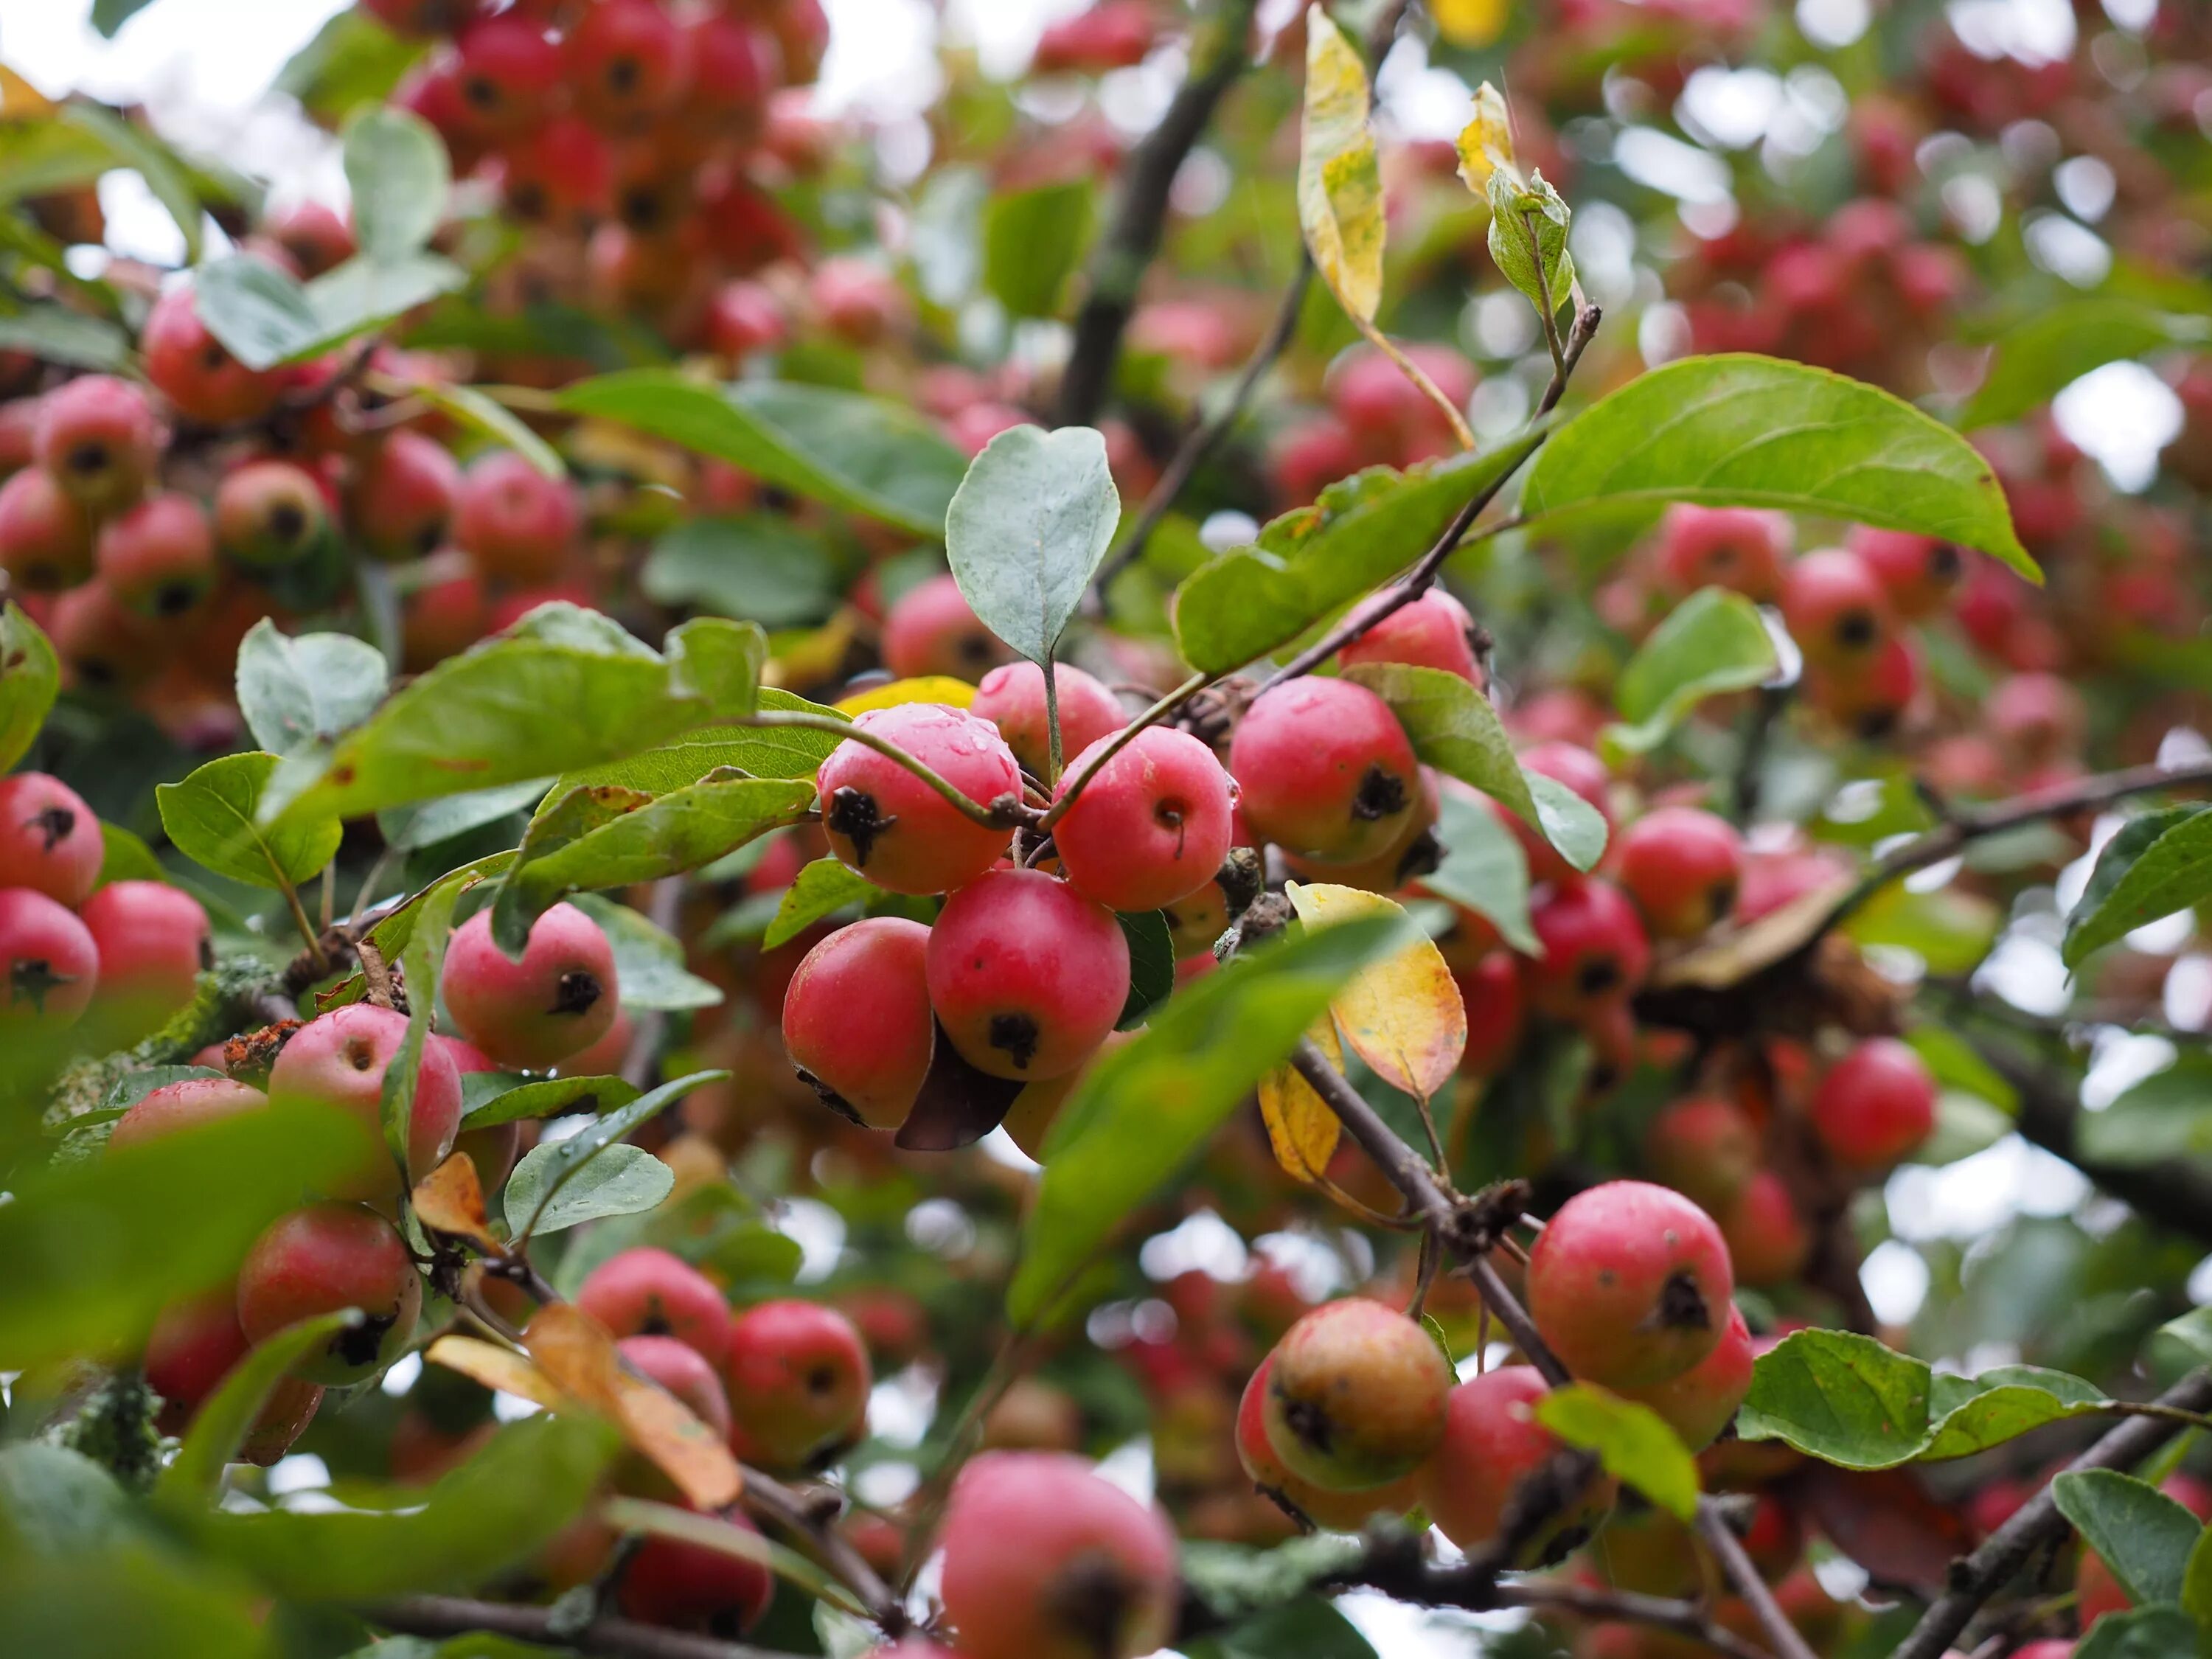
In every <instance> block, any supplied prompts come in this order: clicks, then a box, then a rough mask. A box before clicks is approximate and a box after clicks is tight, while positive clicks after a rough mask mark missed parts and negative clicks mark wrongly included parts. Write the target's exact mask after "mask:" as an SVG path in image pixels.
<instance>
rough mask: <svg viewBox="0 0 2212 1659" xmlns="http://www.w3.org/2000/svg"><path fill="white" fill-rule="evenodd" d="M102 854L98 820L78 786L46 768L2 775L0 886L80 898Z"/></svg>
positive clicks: (59, 898) (74, 901)
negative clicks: (73, 786)
mask: <svg viewBox="0 0 2212 1659" xmlns="http://www.w3.org/2000/svg"><path fill="white" fill-rule="evenodd" d="M103 856H104V849H103V848H102V845H101V842H100V820H99V819H98V818H97V817H94V816H93V811H92V809H91V808H90V807H89V806H87V805H85V804H84V799H83V797H82V796H81V795H79V794H78V793H76V790H74V789H72V788H70V787H69V786H68V785H67V784H65V783H64V782H63V781H61V780H60V779H59V778H54V777H49V776H47V775H46V774H45V773H44V772H17V773H15V774H14V775H12V776H9V777H4V778H0V887H28V888H31V889H33V890H35V891H38V892H41V893H44V894H45V895H46V896H47V897H48V898H50V899H52V900H53V901H54V902H56V903H58V904H66V905H78V904H82V903H83V902H85V900H86V899H88V898H89V897H90V896H92V890H93V885H94V883H96V882H97V881H98V880H99V879H100V860H101V858H102V857H103Z"/></svg>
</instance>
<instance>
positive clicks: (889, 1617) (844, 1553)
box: [739, 1464, 907, 1641]
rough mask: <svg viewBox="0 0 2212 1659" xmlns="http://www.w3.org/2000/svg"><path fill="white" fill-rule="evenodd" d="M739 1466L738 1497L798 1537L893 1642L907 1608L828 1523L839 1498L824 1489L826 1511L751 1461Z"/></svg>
mask: <svg viewBox="0 0 2212 1659" xmlns="http://www.w3.org/2000/svg"><path fill="white" fill-rule="evenodd" d="M744 1474H745V1489H744V1492H743V1493H741V1494H740V1495H739V1501H740V1502H741V1503H743V1504H744V1506H745V1507H746V1508H747V1509H749V1510H751V1511H752V1512H753V1513H754V1514H755V1515H756V1516H760V1517H762V1518H763V1519H766V1520H769V1521H773V1522H775V1523H776V1524H777V1525H778V1526H780V1527H782V1528H784V1529H785V1530H786V1531H787V1532H790V1533H792V1534H793V1535H795V1536H796V1537H798V1538H799V1539H801V1540H803V1541H805V1546H806V1549H807V1551H808V1553H811V1555H812V1556H813V1557H814V1559H816V1560H817V1561H818V1562H820V1563H821V1564H822V1565H823V1567H825V1568H826V1569H828V1571H829V1575H830V1577H834V1578H836V1580H837V1581H838V1582H839V1583H842V1584H843V1585H844V1586H845V1588H846V1589H849V1590H851V1591H852V1592H853V1594H854V1595H855V1596H856V1597H858V1598H859V1600H860V1605H861V1606H862V1607H866V1609H867V1610H868V1617H869V1618H871V1619H872V1620H875V1622H876V1624H877V1626H878V1627H879V1628H880V1629H881V1630H882V1631H883V1632H884V1634H885V1635H886V1636H888V1637H890V1638H891V1639H892V1640H894V1641H896V1639H897V1638H898V1637H899V1636H900V1635H901V1634H902V1633H903V1632H904V1631H905V1630H906V1627H907V1616H906V1609H905V1607H902V1606H901V1605H900V1602H899V1598H898V1595H897V1594H896V1592H895V1591H893V1590H892V1589H891V1587H890V1585H888V1584H886V1583H884V1580H883V1577H882V1575H881V1574H879V1573H878V1572H877V1571H876V1570H875V1569H874V1568H873V1567H872V1566H870V1565H868V1563H867V1560H866V1558H864V1557H863V1556H862V1555H861V1553H860V1551H859V1550H857V1549H855V1548H854V1547H853V1544H852V1542H851V1541H850V1540H848V1538H846V1536H845V1535H844V1534H842V1533H841V1532H839V1531H838V1530H837V1529H836V1528H835V1527H833V1526H831V1525H830V1524H829V1522H830V1521H831V1520H833V1519H834V1518H835V1516H836V1511H837V1510H838V1509H840V1508H841V1507H842V1499H841V1498H838V1496H837V1495H836V1493H834V1492H826V1491H824V1492H822V1493H821V1495H822V1496H823V1497H826V1498H828V1499H829V1504H828V1510H829V1513H827V1514H824V1513H823V1512H822V1507H823V1506H821V1505H819V1504H815V1503H812V1502H811V1501H810V1500H809V1498H808V1497H807V1495H806V1494H805V1492H799V1491H795V1490H793V1488H792V1487H789V1486H785V1485H784V1484H783V1483H782V1482H781V1481H780V1480H771V1479H770V1478H769V1476H767V1475H765V1474H762V1473H761V1472H760V1471H759V1470H758V1469H756V1468H753V1467H752V1466H751V1465H750V1464H746V1465H744Z"/></svg>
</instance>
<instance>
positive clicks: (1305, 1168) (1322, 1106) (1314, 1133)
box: [1260, 1014, 1344, 1183]
mask: <svg viewBox="0 0 2212 1659" xmlns="http://www.w3.org/2000/svg"><path fill="white" fill-rule="evenodd" d="M1306 1035H1307V1036H1310V1037H1311V1038H1312V1039H1313V1040H1314V1043H1315V1046H1316V1047H1317V1048H1320V1050H1321V1051H1322V1053H1323V1054H1327V1055H1328V1059H1329V1064H1331V1065H1332V1066H1335V1067H1337V1068H1338V1069H1339V1070H1342V1069H1343V1066H1344V1045H1343V1044H1342V1043H1341V1042H1339V1041H1338V1040H1337V1035H1336V1022H1335V1021H1334V1020H1333V1019H1331V1018H1329V1017H1328V1015H1327V1014H1323V1015H1322V1017H1321V1018H1319V1019H1317V1020H1316V1021H1315V1022H1314V1023H1313V1025H1312V1027H1311V1028H1310V1030H1308V1031H1307V1032H1306ZM1260 1115H1261V1118H1262V1119H1263V1120H1264V1121H1266V1123H1267V1144H1268V1145H1269V1146H1272V1147H1273V1148H1274V1149H1275V1162H1276V1163H1278V1164H1281V1165H1282V1166H1283V1169H1284V1170H1285V1172H1286V1173H1288V1174H1290V1175H1291V1176H1296V1177H1297V1179H1298V1180H1300V1181H1303V1182H1308V1183H1311V1182H1313V1180H1314V1179H1315V1178H1316V1176H1319V1175H1320V1174H1321V1173H1322V1171H1323V1170H1326V1169H1328V1160H1329V1158H1330V1157H1331V1156H1332V1155H1333V1154H1334V1152H1335V1151H1336V1142H1337V1138H1338V1137H1339V1136H1340V1135H1341V1134H1342V1133H1344V1125H1343V1124H1341V1123H1340V1122H1339V1121H1337V1116H1336V1114H1335V1113H1334V1112H1332V1111H1331V1110H1329V1109H1328V1105H1327V1104H1326V1103H1324V1102H1323V1101H1322V1097H1320V1096H1319V1095H1317V1094H1316V1093H1315V1092H1314V1088H1313V1085H1311V1084H1310V1083H1308V1082H1307V1081H1306V1080H1305V1079H1304V1078H1302V1077H1300V1076H1299V1075H1298V1073H1297V1067H1296V1066H1291V1065H1288V1064H1285V1065H1281V1066H1276V1067H1275V1069H1274V1070H1273V1071H1272V1072H1270V1073H1267V1076H1265V1077H1263V1078H1261V1079H1260Z"/></svg>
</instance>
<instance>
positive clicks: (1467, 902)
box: [1421, 789, 1544, 957]
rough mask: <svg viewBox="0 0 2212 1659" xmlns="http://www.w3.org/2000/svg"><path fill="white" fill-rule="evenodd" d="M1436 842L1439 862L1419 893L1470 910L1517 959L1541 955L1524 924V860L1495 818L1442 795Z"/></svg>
mask: <svg viewBox="0 0 2212 1659" xmlns="http://www.w3.org/2000/svg"><path fill="white" fill-rule="evenodd" d="M1437 843H1438V844H1439V845H1440V846H1441V847H1442V848H1443V863H1441V864H1439V865H1438V866H1437V867H1436V868H1435V869H1434V870H1432V871H1431V872H1429V873H1428V874H1427V875H1425V876H1423V877H1422V878H1421V888H1422V890H1423V891H1425V892H1429V893H1433V894H1435V895H1436V896H1437V897H1438V898H1440V899H1449V901H1450V902H1452V903H1454V904H1457V905H1461V906H1463V907H1464V908H1467V909H1469V910H1473V911H1474V912H1475V913H1476V914H1477V915H1480V916H1483V917H1485V918H1486V919H1487V920H1488V921H1489V922H1490V925H1491V926H1492V927H1495V928H1497V929H1498V937H1499V938H1500V939H1504V941H1505V942H1506V943H1507V944H1508V945H1511V946H1512V947H1513V948H1514V949H1515V950H1516V951H1520V952H1521V953H1522V955H1523V956H1530V957H1537V956H1541V955H1543V953H1544V949H1543V946H1542V945H1540V944H1538V943H1537V940H1536V931H1535V929H1534V927H1531V926H1530V925H1529V921H1528V854H1526V853H1524V852H1522V850H1521V843H1520V842H1519V841H1517V840H1516V839H1515V837H1514V835H1513V832H1512V831H1511V830H1510V829H1507V828H1506V827H1505V825H1504V823H1503V822H1501V821H1500V820H1499V818H1498V814H1496V813H1495V812H1493V811H1490V810H1489V808H1487V807H1486V806H1484V805H1482V804H1481V803H1480V801H1476V800H1470V799H1468V797H1467V796H1465V795H1462V794H1461V793H1458V792H1457V791H1456V790H1452V789H1446V790H1443V791H1442V792H1441V793H1440V794H1439V795H1438V797H1437Z"/></svg>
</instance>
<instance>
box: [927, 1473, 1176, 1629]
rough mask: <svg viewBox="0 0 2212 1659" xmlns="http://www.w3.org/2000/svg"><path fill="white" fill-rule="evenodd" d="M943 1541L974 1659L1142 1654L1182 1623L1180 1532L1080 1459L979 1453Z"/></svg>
mask: <svg viewBox="0 0 2212 1659" xmlns="http://www.w3.org/2000/svg"><path fill="white" fill-rule="evenodd" d="M939 1541H940V1543H941V1545H942V1547H943V1549H944V1552H945V1573H944V1582H943V1589H942V1594H943V1596H944V1600H945V1613H947V1614H948V1615H949V1616H950V1617H951V1621H952V1624H953V1626H954V1628H955V1629H956V1630H957V1632H958V1636H957V1640H958V1642H959V1644H960V1647H959V1650H960V1651H961V1652H962V1653H963V1654H967V1655H969V1656H971V1659H1136V1656H1138V1655H1139V1654H1146V1653H1150V1652H1152V1650H1154V1649H1156V1648H1158V1647H1159V1646H1160V1645H1161V1644H1163V1643H1164V1642H1165V1641H1166V1640H1167V1639H1168V1638H1169V1636H1170V1633H1171V1632H1173V1630H1174V1627H1175V1609H1176V1538H1175V1533H1174V1531H1173V1529H1172V1528H1170V1527H1169V1525H1168V1523H1167V1522H1166V1520H1165V1519H1164V1517H1163V1516H1161V1515H1160V1514H1159V1513H1158V1511H1157V1510H1153V1509H1152V1508H1151V1507H1150V1506H1149V1505H1146V1504H1140V1503H1139V1502H1138V1501H1137V1500H1136V1499H1135V1498H1132V1497H1130V1496H1129V1495H1128V1494H1127V1492H1123V1491H1122V1490H1121V1488H1120V1487H1118V1486H1113V1485H1111V1484H1110V1483H1109V1482H1108V1481H1106V1480H1103V1479H1102V1478H1101V1477H1100V1476H1099V1474H1097V1471H1096V1470H1095V1469H1094V1468H1092V1467H1091V1465H1090V1464H1089V1463H1087V1462H1084V1460H1083V1459H1081V1458H1079V1457H1072V1456H1069V1455H1067V1454H1066V1453H1064V1452H1016V1451H993V1452H985V1453H984V1454H982V1455H981V1456H979V1457H975V1458H973V1459H971V1460H970V1461H969V1463H968V1464H967V1466H966V1467H965V1468H963V1469H962V1470H961V1471H960V1475H959V1479H958V1480H956V1481H955V1482H954V1483H953V1487H952V1497H951V1502H950V1503H949V1504H947V1505H946V1506H945V1525H944V1528H943V1529H942V1531H941V1532H940V1534H939Z"/></svg>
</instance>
